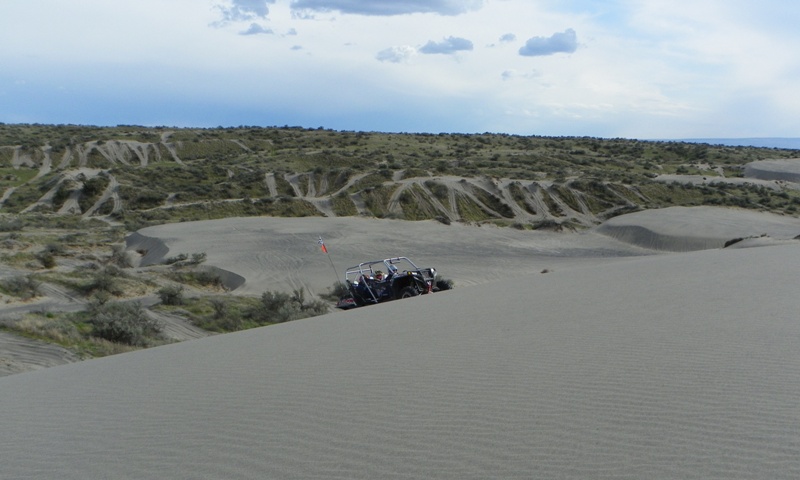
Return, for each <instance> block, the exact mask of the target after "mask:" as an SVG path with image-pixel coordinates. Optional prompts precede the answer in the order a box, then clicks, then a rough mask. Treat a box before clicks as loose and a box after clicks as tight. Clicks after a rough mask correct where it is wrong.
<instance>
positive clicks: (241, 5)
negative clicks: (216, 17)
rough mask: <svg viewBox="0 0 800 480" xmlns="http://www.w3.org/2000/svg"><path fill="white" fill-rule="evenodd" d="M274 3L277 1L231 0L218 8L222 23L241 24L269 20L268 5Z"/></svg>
mask: <svg viewBox="0 0 800 480" xmlns="http://www.w3.org/2000/svg"><path fill="white" fill-rule="evenodd" d="M272 3H275V0H230V1H228V2H226V3H222V4H218V5H216V7H217V9H219V11H220V13H222V20H221V22H222V23H226V22H241V21H249V20H255V19H256V18H262V19H263V18H267V15H269V7H268V6H267V5H268V4H272Z"/></svg>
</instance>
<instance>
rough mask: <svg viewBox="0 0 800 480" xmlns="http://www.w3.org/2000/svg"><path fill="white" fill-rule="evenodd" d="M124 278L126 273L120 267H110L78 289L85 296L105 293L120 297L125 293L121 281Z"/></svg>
mask: <svg viewBox="0 0 800 480" xmlns="http://www.w3.org/2000/svg"><path fill="white" fill-rule="evenodd" d="M123 277H125V273H124V272H123V271H122V270H121V269H120V268H119V267H116V266H114V265H108V266H106V267H105V268H103V269H102V270H100V271H99V272H97V274H96V275H94V276H93V277H92V278H91V279H90V280H89V281H88V282H87V283H85V284H83V285H81V286H79V287H78V289H79V290H80V291H81V292H82V293H83V294H84V295H90V294H93V293H94V294H97V293H98V292H105V293H107V294H110V295H114V296H120V295H122V294H123V293H125V292H124V290H123V289H122V285H121V284H120V281H119V279H120V278H123Z"/></svg>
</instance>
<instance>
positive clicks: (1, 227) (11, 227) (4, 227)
mask: <svg viewBox="0 0 800 480" xmlns="http://www.w3.org/2000/svg"><path fill="white" fill-rule="evenodd" d="M22 227H23V224H22V220H20V219H19V218H12V219H10V220H4V221H2V222H0V232H19V231H20V230H22Z"/></svg>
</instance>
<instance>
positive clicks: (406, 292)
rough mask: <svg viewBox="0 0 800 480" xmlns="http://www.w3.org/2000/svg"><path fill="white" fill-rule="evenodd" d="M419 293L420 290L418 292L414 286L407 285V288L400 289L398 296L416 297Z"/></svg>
mask: <svg viewBox="0 0 800 480" xmlns="http://www.w3.org/2000/svg"><path fill="white" fill-rule="evenodd" d="M417 295H419V292H417V289H416V288H414V287H406V288H404V289H402V290H400V294H399V295H398V296H397V298H409V297H416V296H417Z"/></svg>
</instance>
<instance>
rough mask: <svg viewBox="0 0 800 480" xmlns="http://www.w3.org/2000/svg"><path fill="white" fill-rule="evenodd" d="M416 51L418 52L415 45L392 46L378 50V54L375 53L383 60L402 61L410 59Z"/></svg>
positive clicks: (376, 56)
mask: <svg viewBox="0 0 800 480" xmlns="http://www.w3.org/2000/svg"><path fill="white" fill-rule="evenodd" d="M415 53H417V50H416V49H415V48H414V47H409V46H400V47H390V48H387V49H385V50H381V51H380V52H378V54H377V55H375V58H377V59H378V60H380V61H381V62H392V63H400V62H404V61H406V60H408V59H409V58H410V57H411V56H412V55H414V54H415Z"/></svg>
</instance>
